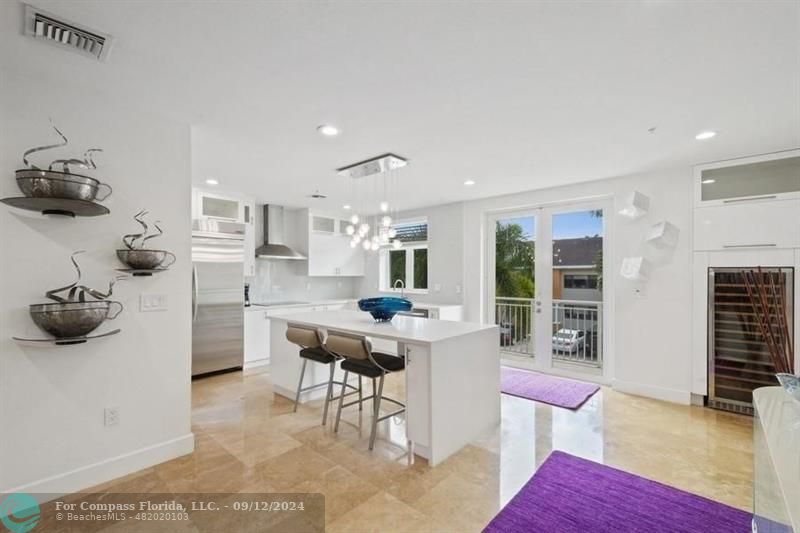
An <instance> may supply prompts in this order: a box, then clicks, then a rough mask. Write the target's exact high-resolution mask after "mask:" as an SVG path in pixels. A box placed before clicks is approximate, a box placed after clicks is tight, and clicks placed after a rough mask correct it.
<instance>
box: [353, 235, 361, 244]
mask: <svg viewBox="0 0 800 533" xmlns="http://www.w3.org/2000/svg"><path fill="white" fill-rule="evenodd" d="M353 242H355V243H356V244H358V243H360V242H361V235H358V234H356V235H353Z"/></svg>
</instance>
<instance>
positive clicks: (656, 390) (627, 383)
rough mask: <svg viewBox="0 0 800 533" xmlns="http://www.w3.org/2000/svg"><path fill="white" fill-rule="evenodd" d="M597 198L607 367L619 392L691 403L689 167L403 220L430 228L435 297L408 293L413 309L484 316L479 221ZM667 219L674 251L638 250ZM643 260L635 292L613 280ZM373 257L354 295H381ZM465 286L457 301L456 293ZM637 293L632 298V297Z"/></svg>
mask: <svg viewBox="0 0 800 533" xmlns="http://www.w3.org/2000/svg"><path fill="white" fill-rule="evenodd" d="M633 190H638V191H640V192H642V193H644V194H646V195H648V196H649V197H650V198H651V205H650V211H649V213H648V214H647V215H646V216H645V217H643V218H641V219H639V220H636V221H630V220H628V219H625V218H624V217H621V216H619V215H617V211H618V210H619V209H620V208H621V204H622V203H623V202H624V201H625V198H626V196H627V195H628V194H629V193H630V192H631V191H633ZM593 198H607V199H612V201H613V205H614V208H613V209H612V210H611V211H612V212H611V213H607V214H606V217H607V218H606V224H607V228H606V235H605V238H607V239H608V240H609V243H610V247H611V253H610V254H609V256H608V257H605V258H604V260H605V261H610V262H611V274H612V275H613V276H614V279H613V283H612V284H611V285H613V294H612V295H611V311H612V313H613V314H614V327H613V330H612V331H611V332H610V337H611V338H610V339H607V342H608V347H609V352H608V353H606V357H607V361H608V364H610V365H612V372H611V376H613V379H614V386H615V387H616V388H618V389H619V390H623V391H628V392H631V393H636V394H641V395H646V396H651V397H655V398H661V399H665V400H669V401H675V402H682V403H689V401H690V391H691V365H692V362H691V302H692V299H691V285H692V283H691V268H690V265H691V253H690V237H689V233H690V229H691V206H692V202H691V169H690V168H678V169H672V170H664V171H658V172H651V173H646V174H638V175H632V176H625V177H618V178H612V179H605V180H598V181H594V182H588V183H582V184H579V185H571V186H565V187H556V188H551V189H542V190H538V191H529V192H524V193H518V194H514V195H507V196H499V197H494V198H488V199H483V200H476V201H471V202H466V203H459V204H447V205H441V206H435V207H431V208H425V209H420V210H415V211H409V212H405V213H402V214H401V215H400V217H398V218H414V217H421V216H427V217H428V221H429V224H430V227H429V232H430V240H429V243H430V244H429V245H430V249H429V252H428V253H429V273H428V276H429V286H430V287H433V286H434V285H435V284H436V283H441V284H442V291H441V293H436V292H434V291H433V290H431V291H430V292H429V294H427V295H416V294H415V295H413V296H412V298H413V299H414V300H418V301H431V302H448V303H463V304H464V312H465V319H466V320H470V321H475V322H479V321H484V320H485V319H486V317H485V314H484V313H485V307H484V305H485V294H486V293H485V291H486V287H485V285H484V281H485V268H486V264H485V261H484V255H483V253H484V246H485V242H486V241H485V227H484V223H485V218H486V214H487V213H488V212H491V211H495V210H506V209H512V208H524V207H531V206H539V205H544V204H552V203H558V202H565V201H569V200H587V199H593ZM661 220H669V221H670V222H671V223H673V224H674V225H675V226H676V227H677V228H678V229H679V230H680V237H679V241H678V244H677V246H676V247H675V248H674V249H671V250H659V249H656V248H654V247H652V246H650V245H646V244H645V243H644V238H645V235H646V233H647V229H648V228H649V227H650V225H652V224H655V223H656V222H659V221H661ZM639 255H645V256H647V257H648V258H649V259H650V260H651V262H652V263H653V264H654V268H653V270H652V272H651V274H650V278H649V280H648V281H647V282H646V283H645V284H643V285H641V286H640V285H635V284H632V283H631V282H628V281H626V280H624V279H622V278H621V277H620V276H619V271H620V267H621V264H622V260H623V258H625V257H628V256H639ZM378 268H379V267H378V259H377V255H372V254H370V255H369V256H368V262H367V276H366V277H365V278H364V282H363V283H362V285H361V288H360V291H359V294H360V296H362V297H363V296H367V295H374V294H375V293H376V292H377V287H378ZM457 285H462V287H463V290H462V293H460V294H459V293H457V292H456V289H455V288H456V286H457ZM637 288H638V289H640V292H637V291H636V290H635V289H637Z"/></svg>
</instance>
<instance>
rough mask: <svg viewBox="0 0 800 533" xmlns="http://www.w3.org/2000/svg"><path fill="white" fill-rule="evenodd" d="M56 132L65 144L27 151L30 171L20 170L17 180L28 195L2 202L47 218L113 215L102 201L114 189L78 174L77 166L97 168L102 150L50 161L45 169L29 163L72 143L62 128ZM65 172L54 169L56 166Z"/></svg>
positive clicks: (23, 158) (20, 187) (26, 160)
mask: <svg viewBox="0 0 800 533" xmlns="http://www.w3.org/2000/svg"><path fill="white" fill-rule="evenodd" d="M53 129H54V130H55V131H56V133H57V134H58V135H59V136H60V137H61V139H62V142H60V143H57V144H51V145H48V146H37V147H35V148H31V149H30V150H27V151H25V153H24V154H23V156H22V161H23V163H24V164H25V166H26V168H24V169H20V170H17V171H16V173H15V175H16V180H17V186H18V187H19V190H20V191H22V194H24V195H25V196H22V197H13V198H4V199H2V200H0V201H2V202H3V203H5V204H8V205H10V206H13V207H17V208H20V209H26V210H28V211H39V212H41V213H42V214H44V215H66V216H72V217H74V216H97V215H105V214H108V213H109V210H108V208H107V207H105V206H102V205H100V204H98V203H96V202H102V201H103V200H105V199H106V198H108V197H109V196H110V195H111V192H112V189H111V186H110V185H108V184H105V183H101V182H100V180H98V179H95V178H92V177H89V176H85V175H83V174H76V173H75V172H73V171H72V169H73V167H78V168H81V169H85V170H90V169H96V168H97V165H96V164H95V162H94V160H93V159H92V155H93V154H94V153H95V152H101V151H102V150H100V149H99V148H90V149H88V150H86V152H84V154H83V159H76V158H71V159H56V160H54V161H52V162H50V165H49V166H48V168H47V169H41V168H39V167H37V166H36V165H34V164H33V163H31V162H30V161H29V160H28V156H29V155H31V154H33V153H35V152H41V151H44V150H49V149H52V148H60V147H64V146H66V145H67V144H68V143H69V141H68V140H67V138H66V137H65V136H64V134H63V133H61V131H59V129H58V128H56V127H55V126H53ZM59 165H60V167H61V170H60V171H59V170H54V169H53V167H54V166H59Z"/></svg>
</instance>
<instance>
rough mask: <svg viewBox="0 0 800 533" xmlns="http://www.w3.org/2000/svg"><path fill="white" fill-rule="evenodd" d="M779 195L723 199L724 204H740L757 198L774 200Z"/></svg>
mask: <svg viewBox="0 0 800 533" xmlns="http://www.w3.org/2000/svg"><path fill="white" fill-rule="evenodd" d="M777 197H778V196H777V195H775V194H770V195H767V196H754V197H753V198H733V199H731V200H723V201H722V203H723V204H738V203H741V202H755V201H757V200H774V199H775V198H777Z"/></svg>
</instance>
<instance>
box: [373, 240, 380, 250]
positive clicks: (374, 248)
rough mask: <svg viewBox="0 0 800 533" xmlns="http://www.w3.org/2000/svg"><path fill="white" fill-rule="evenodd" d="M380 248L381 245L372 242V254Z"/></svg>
mask: <svg viewBox="0 0 800 533" xmlns="http://www.w3.org/2000/svg"><path fill="white" fill-rule="evenodd" d="M380 247H381V245H380V244H378V243H377V242H373V243H372V251H373V252H377V251H378V250H379V249H380Z"/></svg>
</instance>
